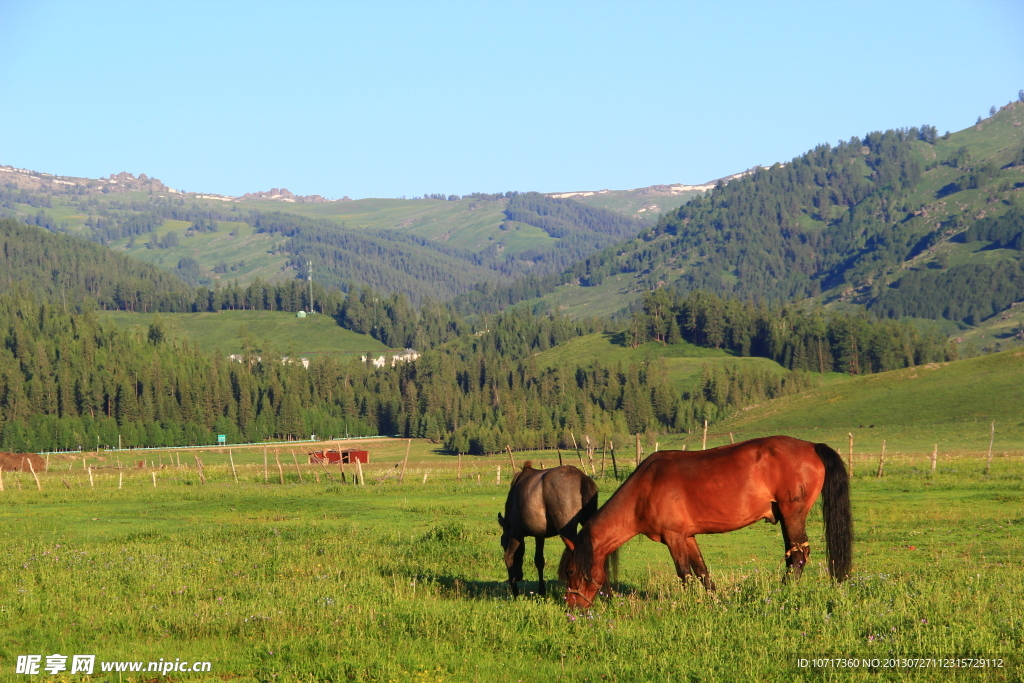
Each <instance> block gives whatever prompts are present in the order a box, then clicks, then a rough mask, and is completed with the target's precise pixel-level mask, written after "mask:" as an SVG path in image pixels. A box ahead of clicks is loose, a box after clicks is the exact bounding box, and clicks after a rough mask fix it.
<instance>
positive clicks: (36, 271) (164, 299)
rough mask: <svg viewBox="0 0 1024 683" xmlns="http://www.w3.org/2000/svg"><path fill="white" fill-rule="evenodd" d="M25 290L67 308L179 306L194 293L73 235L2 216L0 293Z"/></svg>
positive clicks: (154, 270) (158, 272) (176, 281)
mask: <svg viewBox="0 0 1024 683" xmlns="http://www.w3.org/2000/svg"><path fill="white" fill-rule="evenodd" d="M19 287H20V288H24V291H25V292H31V293H32V294H34V295H36V296H41V297H43V298H47V299H49V300H51V301H54V302H60V304H61V305H62V306H63V307H64V308H65V309H67V307H68V306H69V305H70V306H72V307H77V306H85V307H89V308H91V307H92V306H95V305H96V304H99V305H100V306H104V307H123V308H126V309H129V310H147V309H148V310H152V308H153V306H154V305H162V306H165V307H168V308H172V309H178V310H180V309H181V308H182V307H183V306H184V302H185V301H186V300H188V299H191V298H192V296H193V293H192V292H190V291H188V289H187V288H186V287H185V285H184V283H183V282H182V281H181V280H179V279H178V278H176V277H174V276H173V275H169V274H167V273H165V272H163V271H161V270H158V269H157V268H154V267H153V266H151V265H149V264H145V263H140V262H138V261H136V260H133V259H130V258H126V257H125V256H123V255H120V254H114V253H111V251H110V250H109V249H106V248H104V247H102V246H100V245H98V244H93V243H91V242H88V241H86V240H84V239H81V238H79V237H76V236H72V235H60V234H53V233H50V232H47V231H46V230H44V229H42V228H40V227H37V226H33V225H25V224H24V223H21V222H19V221H17V220H14V219H11V218H0V293H2V292H5V291H8V290H12V289H17V288H19Z"/></svg>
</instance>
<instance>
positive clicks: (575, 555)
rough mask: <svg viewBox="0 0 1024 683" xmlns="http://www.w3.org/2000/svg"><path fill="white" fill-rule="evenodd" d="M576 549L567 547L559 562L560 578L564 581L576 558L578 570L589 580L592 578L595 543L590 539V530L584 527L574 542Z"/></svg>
mask: <svg viewBox="0 0 1024 683" xmlns="http://www.w3.org/2000/svg"><path fill="white" fill-rule="evenodd" d="M573 544H574V545H575V546H576V549H575V550H569V549H568V548H566V549H565V552H563V553H562V560H561V562H559V563H558V578H560V579H561V580H562V581H565V580H566V577H567V576H568V573H567V572H568V569H569V562H570V560H575V562H576V571H577V573H579V574H581V575H582V576H583V578H584V579H586V580H587V581H589V580H590V570H591V568H592V567H593V563H594V544H593V543H592V541H591V540H590V531H589V530H588V529H587V528H586V527H583V529H582V530H581V531H580V533H579V535H578V536H576V540H575V541H574V543H573Z"/></svg>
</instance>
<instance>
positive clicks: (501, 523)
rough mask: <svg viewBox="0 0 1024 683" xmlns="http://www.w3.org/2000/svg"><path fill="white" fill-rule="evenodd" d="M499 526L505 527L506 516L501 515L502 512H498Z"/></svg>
mask: <svg viewBox="0 0 1024 683" xmlns="http://www.w3.org/2000/svg"><path fill="white" fill-rule="evenodd" d="M498 526H500V527H501V528H502V529H504V528H505V518H504V517H502V516H501V513H500V512H499V513H498Z"/></svg>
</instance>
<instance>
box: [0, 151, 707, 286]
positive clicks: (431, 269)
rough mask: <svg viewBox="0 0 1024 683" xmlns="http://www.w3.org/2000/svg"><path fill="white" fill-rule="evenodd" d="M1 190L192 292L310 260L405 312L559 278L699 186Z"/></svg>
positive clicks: (40, 177)
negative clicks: (358, 196) (362, 194)
mask: <svg viewBox="0 0 1024 683" xmlns="http://www.w3.org/2000/svg"><path fill="white" fill-rule="evenodd" d="M0 181H2V184H3V187H0V205H2V206H0V216H9V217H14V218H18V219H21V220H23V221H26V222H29V223H34V224H36V225H39V226H41V227H45V228H47V229H49V230H51V231H55V232H67V233H71V234H78V235H81V236H84V237H87V238H89V239H92V240H94V241H97V242H100V243H103V244H106V245H108V246H109V247H111V248H113V249H114V250H115V251H123V252H124V253H127V254H129V255H131V256H133V257H134V258H137V259H139V260H143V261H147V262H149V263H152V264H154V265H156V266H158V267H159V268H161V269H163V270H167V271H171V272H175V273H177V274H178V275H181V276H182V277H183V279H185V280H186V282H188V283H189V284H191V285H196V284H204V285H212V284H213V283H215V282H220V283H221V284H226V283H228V282H237V283H238V284H240V285H242V286H246V285H248V284H250V283H252V282H253V281H255V280H256V279H257V278H259V279H261V280H263V281H266V282H271V283H274V282H280V281H283V280H287V279H292V278H295V277H297V276H299V275H300V273H302V274H304V273H305V270H306V264H307V262H309V261H312V262H313V263H314V268H315V272H316V276H317V278H318V279H319V280H321V281H322V282H323V283H324V284H327V285H333V286H338V287H347V286H348V284H349V283H355V284H364V285H369V286H371V287H374V288H375V289H377V290H379V291H382V292H385V293H392V292H396V291H397V292H403V293H405V294H406V295H407V296H409V297H410V298H411V299H413V300H414V301H420V300H422V299H423V298H424V297H431V298H434V299H449V298H451V297H452V296H455V295H457V294H460V293H462V292H467V291H469V290H471V289H472V288H473V287H474V286H475V285H479V284H486V283H491V284H501V283H509V282H511V281H513V280H514V279H515V278H517V277H521V276H527V275H529V276H545V275H551V274H557V273H560V272H562V271H564V270H565V269H566V268H568V267H569V266H571V265H572V264H573V263H575V262H577V261H579V260H580V259H581V258H585V257H587V256H589V255H590V254H592V253H594V252H596V251H599V250H601V249H603V248H605V247H608V246H610V245H612V244H615V243H617V242H620V241H621V240H623V239H628V238H631V237H633V236H635V235H636V234H637V233H639V232H640V230H642V229H643V228H645V227H648V226H650V225H652V224H653V221H654V220H655V218H656V215H657V213H658V212H660V211H662V210H664V209H665V208H668V207H671V208H674V207H677V206H679V205H680V204H681V203H682V202H683V201H685V199H686V198H687V197H688V196H692V195H694V194H699V193H700V192H701V188H703V187H704V186H699V187H698V186H678V185H677V186H657V187H654V188H641V189H639V190H629V191H622V192H607V191H602V192H598V193H567V194H566V193H562V194H557V193H556V194H554V195H551V194H549V195H541V194H538V193H515V192H509V193H504V194H483V193H474V194H472V195H468V196H465V197H458V196H454V195H452V196H447V197H445V196H443V195H432V196H430V197H427V196H424V197H422V198H414V199H404V198H403V199H362V200H356V201H352V200H348V199H347V198H346V199H344V200H339V201H328V200H325V199H324V198H322V197H296V196H295V195H293V194H291V193H290V192H288V191H287V190H274V191H271V192H261V193H250V194H247V195H246V196H245V197H242V198H237V197H223V196H218V195H209V194H201V193H182V192H179V191H176V190H173V189H172V188H169V187H167V186H165V185H164V184H163V183H162V182H160V181H159V180H157V179H155V178H149V177H147V176H146V175H145V174H142V175H140V176H139V177H137V178H136V177H135V176H134V175H132V174H129V173H120V174H117V175H116V176H114V175H112V176H111V177H109V178H103V179H89V178H74V177H64V176H54V175H51V174H46V173H38V172H33V171H27V170H24V169H15V168H12V167H0ZM584 195H585V196H584ZM570 196H571V197H577V196H578V197H580V198H581V199H583V200H585V201H576V200H574V199H573V198H571V197H570Z"/></svg>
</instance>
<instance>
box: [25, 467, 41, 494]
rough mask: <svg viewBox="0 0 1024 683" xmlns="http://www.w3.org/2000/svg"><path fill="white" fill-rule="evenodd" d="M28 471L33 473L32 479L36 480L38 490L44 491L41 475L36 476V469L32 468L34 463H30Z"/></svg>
mask: <svg viewBox="0 0 1024 683" xmlns="http://www.w3.org/2000/svg"><path fill="white" fill-rule="evenodd" d="M28 471H29V472H31V473H32V478H33V479H35V480H36V490H37V491H42V490H43V485H42V484H40V483H39V475H38V474H36V468H34V467H32V461H31V460H29V461H28Z"/></svg>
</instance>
